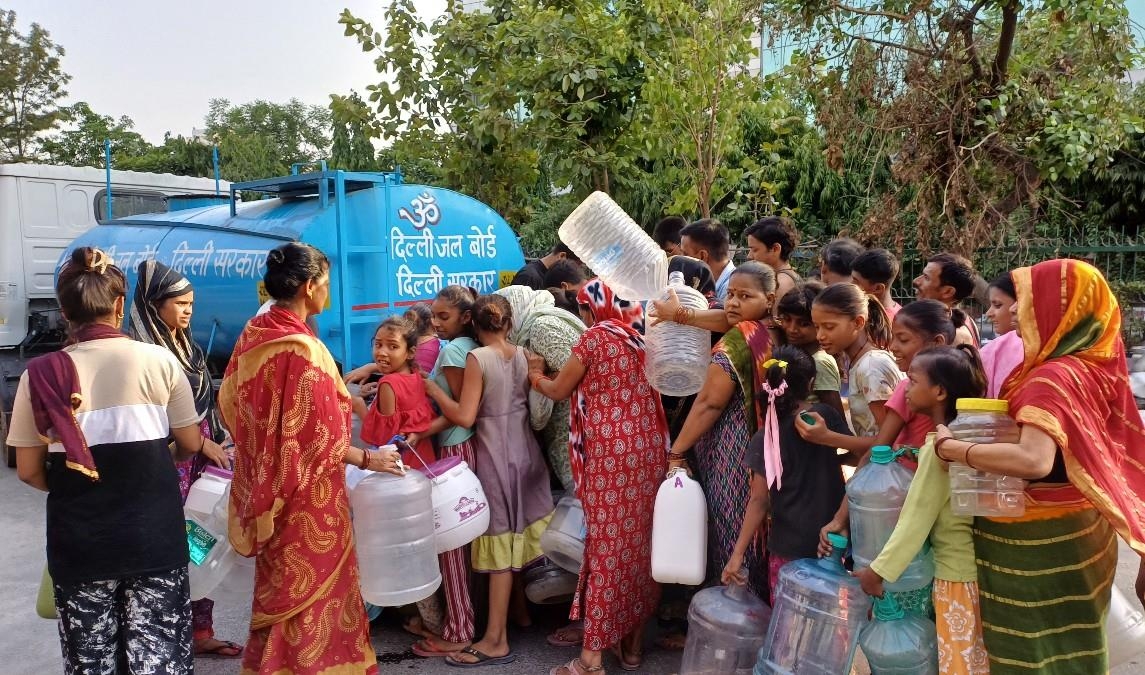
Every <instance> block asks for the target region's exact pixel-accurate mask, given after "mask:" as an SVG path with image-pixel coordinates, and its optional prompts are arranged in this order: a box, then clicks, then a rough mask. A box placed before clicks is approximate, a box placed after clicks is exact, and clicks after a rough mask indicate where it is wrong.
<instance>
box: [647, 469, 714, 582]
mask: <svg viewBox="0 0 1145 675" xmlns="http://www.w3.org/2000/svg"><path fill="white" fill-rule="evenodd" d="M707 542H708V504H707V500H706V499H704V491H703V489H702V488H701V487H700V484H699V483H697V482H696V481H694V480H692V478H691V477H690V476H688V472H687V471H685V470H684V469H683V468H675V469H672V470H671V471H669V472H668V476H667V477H666V478H664V482H663V483H661V484H660V489H659V490H658V491H657V492H656V506H655V508H654V509H653V511H652V578H653V579H655V580H656V581H659V582H660V583H662V584H684V585H686V586H699V585H700V584H702V583H704V575H705V573H706V572H707V566H708V555H707V551H708V543H707Z"/></svg>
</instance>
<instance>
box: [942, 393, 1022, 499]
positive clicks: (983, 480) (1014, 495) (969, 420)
mask: <svg viewBox="0 0 1145 675" xmlns="http://www.w3.org/2000/svg"><path fill="white" fill-rule="evenodd" d="M955 406H956V407H957V408H958V417H956V418H954V421H952V422H951V423H950V425H949V427H950V433H951V435H953V436H954V438H956V439H958V440H960V441H966V442H968V443H1017V442H1018V436H1019V434H1020V431H1019V430H1018V424H1017V423H1016V422H1014V420H1013V419H1011V418H1010V414H1009V413H1010V404H1009V403H1007V402H1006V401H1003V400H1001V399H996V398H960V399H958V401H957V403H955ZM970 461H971V463H973V461H974V456H973V451H971V456H970ZM950 510H951V512H953V513H954V515H956V516H1004V517H1008V518H1016V517H1018V516H1021V515H1023V514H1024V513H1025V512H1026V481H1024V480H1022V479H1021V478H1015V477H1013V476H1002V475H999V474H996V473H988V472H986V471H979V470H978V469H972V468H970V467H969V466H966V465H965V464H959V463H957V462H953V463H951V465H950Z"/></svg>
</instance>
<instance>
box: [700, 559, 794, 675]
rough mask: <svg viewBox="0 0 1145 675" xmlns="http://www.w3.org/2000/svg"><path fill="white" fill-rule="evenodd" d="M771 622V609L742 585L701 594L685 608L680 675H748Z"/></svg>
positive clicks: (705, 591) (720, 587) (716, 588)
mask: <svg viewBox="0 0 1145 675" xmlns="http://www.w3.org/2000/svg"><path fill="white" fill-rule="evenodd" d="M745 574H746V570H745ZM770 619H771V608H770V607H768V606H767V605H766V604H764V602H763V601H762V600H760V599H759V598H757V597H756V596H755V595H754V594H753V593H752V592H751V591H750V590H748V588H747V586H745V585H742V584H731V585H729V586H717V587H713V588H706V589H704V590H702V591H700V592H699V593H697V594H696V595H695V597H693V598H692V604H691V605H689V606H688V641H687V643H686V644H685V645H684V658H683V662H682V663H681V665H680V675H701V674H703V675H751V671H752V667H753V666H754V665H755V660H756V656H757V655H758V652H759V648H760V646H762V645H763V639H764V637H766V636H767V625H768V622H769V621H770Z"/></svg>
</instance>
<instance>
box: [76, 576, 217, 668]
mask: <svg viewBox="0 0 1145 675" xmlns="http://www.w3.org/2000/svg"><path fill="white" fill-rule="evenodd" d="M55 592H56V610H57V611H58V612H59V615H60V623H59V627H60V644H61V646H62V648H63V653H64V672H65V673H67V675H115V673H117V672H119V673H132V675H190V674H191V673H192V672H193V671H194V665H195V661H194V656H193V654H192V649H191V646H192V641H191V596H190V587H189V585H188V582H187V568H186V567H180V568H178V569H175V570H171V571H169V572H159V573H157V574H149V575H144V576H137V577H127V578H125V579H115V580H111V581H87V582H82V583H77V584H58V583H57V584H55Z"/></svg>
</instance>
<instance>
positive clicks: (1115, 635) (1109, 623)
mask: <svg viewBox="0 0 1145 675" xmlns="http://www.w3.org/2000/svg"><path fill="white" fill-rule="evenodd" d="M1105 640H1106V644H1108V645H1109V667H1110V668H1111V669H1112V668H1116V667H1117V666H1119V665H1121V664H1123V663H1127V662H1128V661H1129V659H1131V658H1133V657H1134V656H1137V655H1139V654H1141V653H1142V652H1145V616H1142V614H1141V611H1140V609H1139V608H1138V607H1137V602H1136V601H1132V602H1131V601H1130V600H1128V599H1127V598H1126V597H1125V596H1124V595H1122V594H1121V591H1119V590H1117V586H1114V587H1113V593H1112V595H1111V596H1110V598H1109V614H1108V615H1107V617H1106V619H1105Z"/></svg>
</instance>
